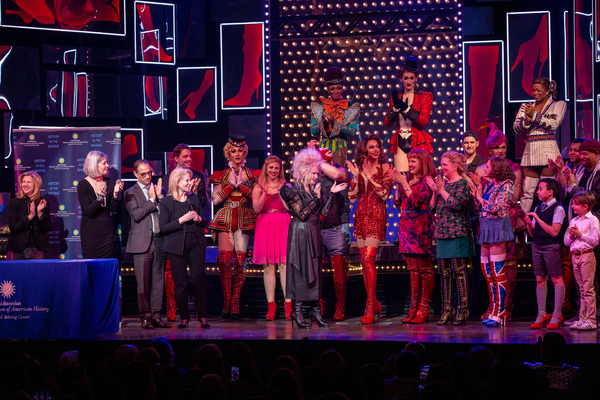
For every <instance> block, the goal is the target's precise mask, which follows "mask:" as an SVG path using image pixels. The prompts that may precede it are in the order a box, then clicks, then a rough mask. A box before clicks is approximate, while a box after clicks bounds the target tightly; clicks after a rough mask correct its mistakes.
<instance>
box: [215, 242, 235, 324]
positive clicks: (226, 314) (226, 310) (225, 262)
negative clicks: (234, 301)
mask: <svg viewBox="0 0 600 400" xmlns="http://www.w3.org/2000/svg"><path fill="white" fill-rule="evenodd" d="M232 257H233V251H224V250H222V251H219V258H218V259H217V263H218V264H219V276H220V277H221V288H222V289H223V313H222V314H221V318H223V319H229V318H231V258H232Z"/></svg>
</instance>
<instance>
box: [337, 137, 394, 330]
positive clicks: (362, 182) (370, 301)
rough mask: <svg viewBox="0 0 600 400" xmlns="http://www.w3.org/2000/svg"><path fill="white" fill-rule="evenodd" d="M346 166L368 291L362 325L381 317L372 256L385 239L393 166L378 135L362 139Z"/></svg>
mask: <svg viewBox="0 0 600 400" xmlns="http://www.w3.org/2000/svg"><path fill="white" fill-rule="evenodd" d="M347 165H348V170H349V171H350V172H351V173H352V176H353V178H352V185H351V186H350V191H349V193H348V198H349V199H350V201H352V202H356V200H358V206H357V207H356V214H355V215H354V237H355V238H356V239H357V242H358V249H359V252H360V260H361V264H362V267H363V279H364V281H365V288H366V290H367V306H366V308H365V315H364V316H362V317H361V319H360V320H361V322H362V323H363V324H372V323H373V320H374V317H375V313H377V314H378V315H379V316H381V303H379V301H377V298H376V297H375V286H376V282H377V270H376V269H375V255H376V254H377V249H378V247H379V242H380V241H382V240H384V239H385V231H386V223H387V212H386V208H385V202H386V200H387V199H388V197H389V196H390V193H391V190H392V186H393V183H394V182H393V180H392V178H391V176H390V174H389V173H388V172H389V171H390V170H392V169H393V167H392V166H391V165H390V164H389V163H387V162H386V161H385V155H384V152H383V148H382V142H381V139H380V138H379V136H378V135H369V136H366V137H364V138H363V139H362V140H361V141H360V142H359V143H358V145H357V146H356V164H354V163H352V162H350V161H348V162H347Z"/></svg>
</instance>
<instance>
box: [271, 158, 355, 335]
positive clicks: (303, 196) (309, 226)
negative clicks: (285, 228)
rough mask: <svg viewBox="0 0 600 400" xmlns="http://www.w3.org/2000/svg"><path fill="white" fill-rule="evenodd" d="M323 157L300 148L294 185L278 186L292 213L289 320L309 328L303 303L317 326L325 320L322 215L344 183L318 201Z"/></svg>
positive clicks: (288, 252) (288, 283) (288, 293)
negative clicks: (322, 279)
mask: <svg viewBox="0 0 600 400" xmlns="http://www.w3.org/2000/svg"><path fill="white" fill-rule="evenodd" d="M322 162H323V158H322V157H321V154H320V153H319V152H318V151H317V150H315V149H312V148H308V149H304V150H302V151H300V152H299V153H298V154H297V155H296V157H295V158H294V163H293V165H292V176H293V177H294V180H295V185H294V187H293V188H290V187H288V186H287V185H283V186H281V189H280V190H279V193H280V195H281V199H282V200H283V201H284V202H285V203H286V205H287V207H288V210H289V213H290V214H291V215H292V216H293V217H294V218H292V220H291V222H290V227H289V232H288V241H287V264H288V266H289V268H288V269H287V277H286V278H287V279H286V297H287V298H289V299H292V314H291V317H292V324H293V322H294V321H295V322H296V325H297V326H298V327H299V328H310V322H306V321H305V320H304V316H303V315H302V303H303V302H305V301H308V302H310V312H309V313H310V316H311V317H312V319H314V320H315V321H317V324H318V325H319V326H320V327H326V326H327V325H328V324H327V323H326V322H325V321H323V317H322V316H321V305H320V303H319V299H321V276H322V269H321V255H322V247H323V242H322V237H321V220H320V217H321V216H326V215H327V213H328V212H329V210H330V209H331V206H332V204H333V201H332V198H333V194H334V193H337V192H340V191H342V190H344V189H345V188H346V187H348V185H347V184H345V183H343V184H339V185H338V184H337V183H336V184H334V185H333V186H332V187H331V190H330V191H329V195H328V197H327V199H326V200H325V201H324V202H321V184H320V183H317V182H318V180H319V171H320V168H321V163H322Z"/></svg>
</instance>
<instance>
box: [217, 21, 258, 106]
mask: <svg viewBox="0 0 600 400" xmlns="http://www.w3.org/2000/svg"><path fill="white" fill-rule="evenodd" d="M262 50H263V27H262V25H261V24H246V25H245V27H244V47H243V52H244V57H243V59H244V67H243V72H242V80H241V83H240V88H239V91H238V93H237V94H236V95H235V96H234V97H232V98H231V99H229V100H226V101H225V102H223V105H226V106H237V107H242V106H247V105H249V104H250V101H251V100H252V95H253V94H254V93H255V92H256V98H257V99H258V93H259V90H260V87H261V84H262V81H263V77H262V74H261V71H260V69H259V66H260V63H261V54H262Z"/></svg>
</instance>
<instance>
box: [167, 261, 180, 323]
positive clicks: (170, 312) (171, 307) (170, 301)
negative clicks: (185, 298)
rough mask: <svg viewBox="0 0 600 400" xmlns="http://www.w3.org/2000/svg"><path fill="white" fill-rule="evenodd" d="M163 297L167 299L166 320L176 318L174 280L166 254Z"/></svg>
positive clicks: (174, 319)
mask: <svg viewBox="0 0 600 400" xmlns="http://www.w3.org/2000/svg"><path fill="white" fill-rule="evenodd" d="M165 297H166V299H167V321H171V322H173V321H176V320H177V303H176V302H175V281H174V280H173V269H172V268H171V261H169V257H168V256H167V264H166V266H165Z"/></svg>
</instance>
